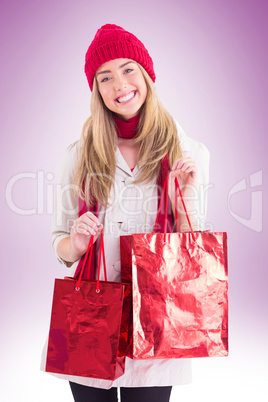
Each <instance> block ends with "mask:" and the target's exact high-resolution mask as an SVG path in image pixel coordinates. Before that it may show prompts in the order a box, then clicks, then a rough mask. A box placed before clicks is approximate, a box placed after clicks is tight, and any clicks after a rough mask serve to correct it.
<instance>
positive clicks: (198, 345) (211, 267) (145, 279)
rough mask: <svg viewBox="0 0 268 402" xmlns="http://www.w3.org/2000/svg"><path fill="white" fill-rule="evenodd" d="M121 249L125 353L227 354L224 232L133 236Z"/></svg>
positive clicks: (122, 240)
mask: <svg viewBox="0 0 268 402" xmlns="http://www.w3.org/2000/svg"><path fill="white" fill-rule="evenodd" d="M177 186H178V183H177ZM176 199H177V197H176ZM185 212H186V213H187V211H185ZM188 219H189V218H188ZM189 224H190V221H189ZM120 247H121V270H122V281H126V282H129V283H132V303H133V314H132V317H131V324H130V338H129V343H130V347H129V350H128V356H129V357H131V358H133V359H166V358H185V357H206V356H227V355H228V277H227V234H226V233H222V232H217V233H211V232H193V231H191V232H187V233H185V232H184V233H163V234H162V233H149V234H133V235H130V236H121V238H120Z"/></svg>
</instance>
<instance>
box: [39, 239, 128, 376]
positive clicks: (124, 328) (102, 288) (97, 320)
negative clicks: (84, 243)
mask: <svg viewBox="0 0 268 402" xmlns="http://www.w3.org/2000/svg"><path fill="white" fill-rule="evenodd" d="M92 245H93V236H92V237H91V240H90V243H89V246H88V249H87V253H86V257H85V260H84V264H83V267H82V269H81V272H80V275H79V278H78V279H77V278H76V279H75V278H65V279H56V280H55V287H54V296H53V304H52V313H51V323H50V331H49V340H48V352H47V361H46V371H47V372H51V373H60V374H70V375H75V376H82V377H92V378H101V379H107V380H115V379H116V378H118V377H120V376H121V375H123V374H124V368H125V356H126V348H127V336H128V323H129V312H130V295H131V291H130V285H129V284H123V283H117V282H108V281H107V276H106V265H105V258H104V246H103V233H101V241H100V251H99V264H98V279H97V281H94V280H87V279H85V280H82V276H83V271H84V269H85V265H86V262H87V258H88V254H89V251H90V250H92ZM101 254H103V265H104V273H105V281H100V279H99V278H100V264H101ZM91 258H92V252H91V253H90V258H89V266H90V264H91V261H90V260H91ZM88 272H89V270H88Z"/></svg>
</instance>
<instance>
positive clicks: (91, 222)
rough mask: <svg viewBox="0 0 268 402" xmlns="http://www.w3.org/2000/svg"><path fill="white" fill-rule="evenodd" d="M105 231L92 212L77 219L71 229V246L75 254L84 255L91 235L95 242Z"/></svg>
mask: <svg viewBox="0 0 268 402" xmlns="http://www.w3.org/2000/svg"><path fill="white" fill-rule="evenodd" d="M102 229H103V226H102V224H101V223H100V221H99V220H98V218H97V217H96V216H95V215H94V214H93V213H92V212H86V213H85V214H83V215H81V216H80V217H79V218H78V219H76V220H75V221H74V223H73V226H72V228H71V234H70V237H71V246H72V249H73V252H74V253H77V254H80V255H83V254H84V253H85V252H86V250H87V247H88V243H89V240H90V237H91V235H93V236H94V242H95V241H96V240H97V237H98V236H99V234H100V233H101V231H102Z"/></svg>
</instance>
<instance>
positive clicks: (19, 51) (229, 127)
mask: <svg viewBox="0 0 268 402" xmlns="http://www.w3.org/2000/svg"><path fill="white" fill-rule="evenodd" d="M267 11H268V4H267V2H266V1H260V0H259V1H253V0H250V1H249V0H226V1H220V0H219V1H215V0H214V1H213V0H201V1H192V0H188V1H183V0H177V1H171V0H166V1H164V2H160V1H143V0H142V1H141V0H136V1H135V2H126V1H110V0H109V1H108V0H105V1H95V2H92V1H81V0H80V1H70V0H65V1H55V0H54V1H52V0H48V1H46V2H37V1H29V0H27V1H21V2H19V1H9V2H7V1H6V2H3V1H2V2H1V17H0V18H1V21H0V22H1V23H0V29H1V37H2V41H1V43H2V50H1V56H2V62H1V159H0V164H1V193H2V198H1V203H2V205H1V211H2V228H3V229H2V236H1V237H2V239H1V246H2V250H1V255H2V275H1V276H2V289H1V327H2V331H1V349H2V350H1V362H2V364H1V378H2V379H3V381H2V384H4V385H2V386H1V388H0V395H1V400H5V401H6V402H7V401H12V402H13V401H15V400H20V401H26V400H27V401H28V402H30V401H34V402H36V401H38V402H40V401H47V400H50V401H57V400H64V401H66V402H68V401H72V398H71V394H70V391H69V389H68V386H67V384H66V382H64V381H60V380H58V379H55V378H54V377H52V376H50V375H48V374H44V373H42V372H40V371H39V360H40V354H41V349H42V346H43V343H44V341H45V338H46V334H47V331H48V326H49V316H50V308H51V300H52V291H53V281H54V277H62V276H63V275H65V274H66V272H67V270H66V269H65V268H64V267H62V266H61V265H60V264H58V263H57V261H56V259H55V256H54V254H53V252H52V248H51V238H50V224H51V213H52V207H51V205H52V200H53V190H54V185H55V184H56V177H57V173H58V169H59V165H60V159H61V156H62V154H63V152H64V150H65V148H66V147H67V146H68V145H69V144H70V143H71V142H73V141H75V140H76V139H78V138H79V136H80V133H81V129H82V125H83V123H84V121H85V119H86V118H87V117H88V115H89V114H90V108H89V106H90V91H89V88H88V85H87V81H86V78H85V76H84V72H83V64H84V55H85V52H86V50H87V47H88V45H89V43H90V41H91V40H92V38H93V36H94V34H95V32H96V30H97V29H98V28H99V27H100V26H101V25H103V24H105V23H115V24H118V25H121V26H123V27H124V28H126V29H127V30H129V31H131V32H133V33H134V34H136V35H137V36H138V37H139V38H140V39H141V40H142V41H143V42H144V44H145V46H146V47H147V48H148V49H149V51H150V54H151V56H152V58H153V60H154V63H155V71H156V75H157V81H156V88H157V91H158V94H159V96H160V99H162V101H163V103H164V105H165V106H166V108H167V109H168V110H169V111H170V112H171V114H172V115H173V116H174V117H175V118H176V119H177V120H178V121H179V122H180V124H181V125H182V127H183V129H184V130H185V131H186V133H187V134H188V135H189V136H191V137H193V138H195V139H197V140H199V141H201V142H203V143H205V144H206V145H207V147H208V148H209V150H210V153H211V167H210V169H211V179H210V182H211V184H212V185H213V187H212V188H211V189H210V190H209V204H208V218H207V222H208V225H210V228H212V230H215V231H227V232H228V237H229V277H230V356H229V357H228V358H220V359H199V360H195V361H194V362H193V365H194V382H193V384H191V385H189V386H184V387H176V388H175V389H174V391H173V395H172V399H171V400H172V401H176V400H179V398H183V397H184V398H185V400H193V399H194V398H198V400H199V401H206V402H210V401H214V400H217V401H225V400H226V398H232V397H234V396H235V395H236V394H237V396H238V395H239V397H240V398H241V399H243V398H245V397H247V398H250V397H252V398H253V397H254V399H255V400H261V401H263V400H264V399H263V398H264V395H265V394H266V395H267V391H266V385H265V380H266V382H267V365H266V360H267V357H268V356H267V327H268V325H267V280H268V270H267V268H266V265H265V264H264V260H265V255H266V250H267V225H266V223H267V212H266V210H264V209H263V211H262V208H261V205H260V204H258V205H257V206H256V205H255V206H254V208H255V209H254V211H255V212H256V208H257V209H258V211H257V213H256V219H261V221H262V224H263V227H262V230H260V231H258V232H257V231H254V230H252V229H250V228H248V227H246V226H244V225H242V224H241V223H239V222H238V221H237V219H235V218H234V216H232V214H231V211H232V212H233V213H236V214H238V215H241V216H242V217H244V218H246V219H249V218H250V216H251V208H252V202H251V200H252V198H251V189H250V185H249V177H250V175H251V174H253V173H255V172H259V171H262V172H263V185H261V186H258V187H256V188H254V189H252V191H256V190H259V191H262V195H263V205H264V206H265V205H266V199H267V187H265V185H264V183H265V181H266V172H267V156H266V155H267V138H266V133H267V127H268V121H267V120H268V118H267V102H268V99H267V92H268V88H267V87H268V85H267V71H268V55H267V39H268V35H267V33H268V32H267V31H268V28H267V17H268V12H267ZM25 172H28V173H31V174H33V175H37V172H39V177H40V179H39V188H38V187H37V179H30V178H28V179H24V180H20V181H18V182H17V183H16V185H14V187H13V191H12V200H13V202H14V204H15V205H17V206H18V207H20V208H21V209H24V210H27V209H31V208H37V205H38V206H39V212H38V211H37V212H36V213H34V214H31V215H26V214H25V215H20V214H18V213H15V212H14V211H13V210H12V206H11V205H10V203H9V202H7V200H6V199H5V196H4V194H5V191H6V189H7V185H8V183H10V180H11V179H12V177H13V176H15V175H17V174H19V173H25ZM49 173H50V176H47V175H48V174H49ZM42 175H43V176H42ZM42 177H43V184H42V182H41V178H42ZM243 179H246V183H247V189H246V190H244V191H241V192H240V193H237V194H235V195H233V197H232V199H231V204H230V205H231V211H230V209H229V208H228V193H229V191H230V190H231V189H232V188H233V186H234V185H235V184H236V183H238V182H239V181H241V180H243ZM38 197H39V198H38ZM42 206H43V211H42ZM253 216H255V215H253ZM254 219H255V218H254ZM3 329H4V331H3ZM264 387H265V388H264ZM231 400H233V399H231Z"/></svg>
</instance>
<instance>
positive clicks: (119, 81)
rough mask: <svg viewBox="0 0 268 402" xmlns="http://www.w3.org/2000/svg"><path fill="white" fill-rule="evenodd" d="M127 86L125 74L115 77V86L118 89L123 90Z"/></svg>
mask: <svg viewBox="0 0 268 402" xmlns="http://www.w3.org/2000/svg"><path fill="white" fill-rule="evenodd" d="M126 86H127V81H126V79H125V77H124V76H123V75H121V76H117V77H116V78H115V79H114V88H115V90H116V91H122V90H124V89H125V88H126Z"/></svg>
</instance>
